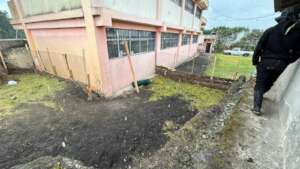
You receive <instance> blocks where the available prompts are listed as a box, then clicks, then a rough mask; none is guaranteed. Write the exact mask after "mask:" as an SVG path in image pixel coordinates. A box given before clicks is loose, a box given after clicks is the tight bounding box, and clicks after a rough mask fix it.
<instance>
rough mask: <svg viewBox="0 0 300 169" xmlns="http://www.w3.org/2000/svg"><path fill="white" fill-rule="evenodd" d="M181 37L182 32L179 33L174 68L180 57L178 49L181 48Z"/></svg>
mask: <svg viewBox="0 0 300 169" xmlns="http://www.w3.org/2000/svg"><path fill="white" fill-rule="evenodd" d="M182 37H183V31H180V33H179V40H178V47H177V55H176V62H175V66H176V65H177V63H178V60H179V57H180V49H181V46H182Z"/></svg>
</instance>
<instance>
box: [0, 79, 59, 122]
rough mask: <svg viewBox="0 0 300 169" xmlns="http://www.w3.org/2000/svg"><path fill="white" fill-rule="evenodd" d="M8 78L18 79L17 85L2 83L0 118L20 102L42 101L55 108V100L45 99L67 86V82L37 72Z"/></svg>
mask: <svg viewBox="0 0 300 169" xmlns="http://www.w3.org/2000/svg"><path fill="white" fill-rule="evenodd" d="M8 79H15V80H17V82H18V84H17V85H15V86H8V85H6V84H3V85H0V118H1V116H2V117H3V116H4V115H7V114H9V113H11V112H12V111H13V109H14V108H16V107H17V106H19V105H20V104H23V103H27V104H32V103H40V104H43V105H45V106H47V107H51V108H54V107H56V104H55V103H54V102H53V101H49V100H43V99H44V98H45V97H47V96H53V95H54V94H55V93H56V92H58V91H61V90H63V89H64V88H65V83H64V82H60V81H59V80H58V79H56V78H52V77H50V76H42V75H37V74H21V75H15V76H10V77H9V78H8Z"/></svg>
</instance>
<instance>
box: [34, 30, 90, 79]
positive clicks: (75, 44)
mask: <svg viewBox="0 0 300 169" xmlns="http://www.w3.org/2000/svg"><path fill="white" fill-rule="evenodd" d="M31 33H32V36H33V39H34V42H35V44H36V47H37V49H38V50H39V55H40V58H39V62H40V63H41V65H42V66H43V67H44V68H45V70H46V71H47V72H49V73H51V74H55V72H54V70H53V67H52V66H55V68H56V71H57V74H58V76H61V77H63V78H66V79H69V78H70V74H69V71H68V68H67V65H66V61H65V56H64V54H67V55H68V59H69V64H70V68H71V70H72V72H73V74H74V80H76V81H80V82H83V83H87V78H86V76H85V75H86V73H85V71H84V64H83V59H84V58H83V51H84V50H85V49H86V45H87V42H86V32H85V30H84V28H65V29H34V30H32V31H31Z"/></svg>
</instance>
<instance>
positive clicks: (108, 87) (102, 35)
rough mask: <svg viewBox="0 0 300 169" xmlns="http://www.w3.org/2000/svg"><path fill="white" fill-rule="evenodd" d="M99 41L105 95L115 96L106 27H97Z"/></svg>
mask: <svg viewBox="0 0 300 169" xmlns="http://www.w3.org/2000/svg"><path fill="white" fill-rule="evenodd" d="M96 31H97V39H98V41H99V42H101V43H99V46H98V48H99V50H98V51H99V57H100V58H99V60H100V61H101V62H100V63H101V65H100V66H101V73H102V75H101V77H102V79H101V80H102V85H103V93H104V94H105V95H106V96H111V95H112V94H113V88H112V80H111V73H110V62H109V56H108V48H107V38H106V28H105V27H97V30H96Z"/></svg>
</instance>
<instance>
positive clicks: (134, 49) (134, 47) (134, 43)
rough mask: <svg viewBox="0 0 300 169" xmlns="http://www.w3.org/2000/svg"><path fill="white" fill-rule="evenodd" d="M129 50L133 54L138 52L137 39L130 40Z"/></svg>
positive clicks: (138, 43)
mask: <svg viewBox="0 0 300 169" xmlns="http://www.w3.org/2000/svg"><path fill="white" fill-rule="evenodd" d="M131 51H132V53H133V54H137V53H140V42H139V41H136V40H134V41H131Z"/></svg>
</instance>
